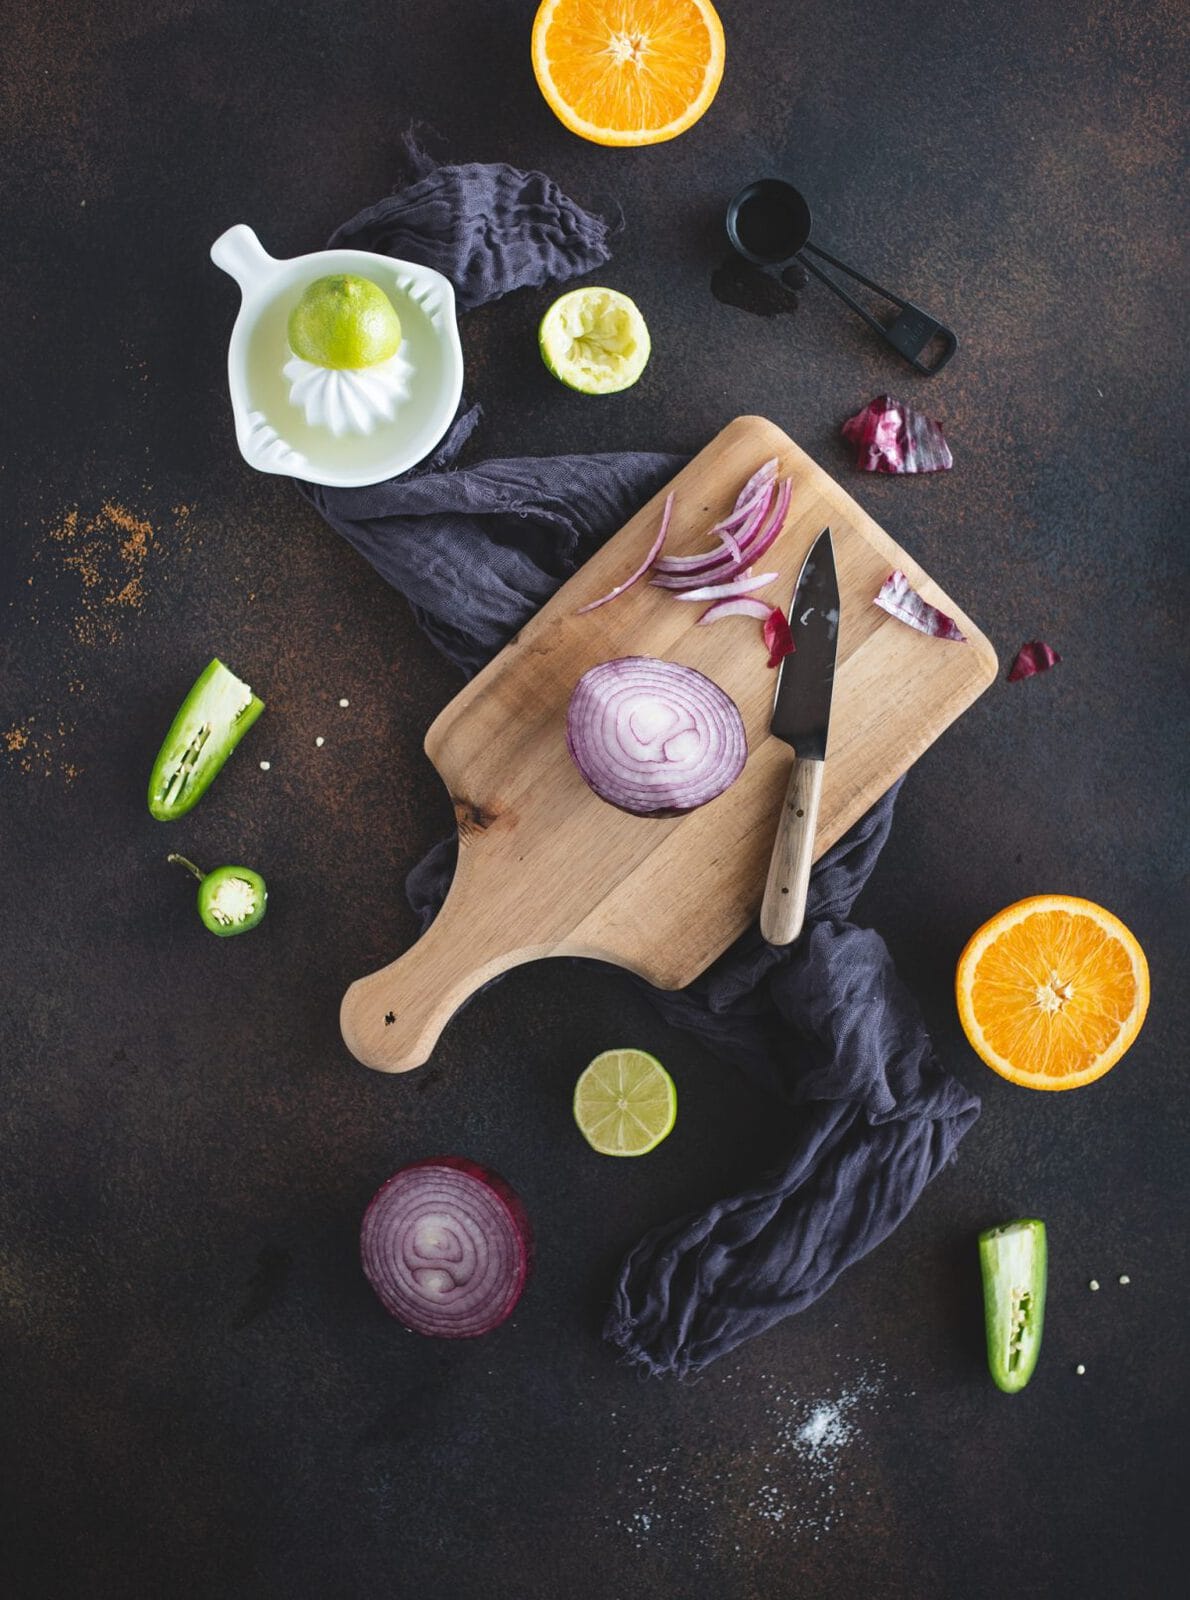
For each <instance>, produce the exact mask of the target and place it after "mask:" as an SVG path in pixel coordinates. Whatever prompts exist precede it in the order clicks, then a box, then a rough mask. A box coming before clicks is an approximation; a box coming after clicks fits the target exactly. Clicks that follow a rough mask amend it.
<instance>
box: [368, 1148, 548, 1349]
mask: <svg viewBox="0 0 1190 1600" xmlns="http://www.w3.org/2000/svg"><path fill="white" fill-rule="evenodd" d="M532 1238H533V1236H532V1232H531V1230H530V1228H529V1218H528V1216H527V1215H526V1212H525V1208H524V1206H523V1205H522V1204H521V1201H520V1198H519V1196H518V1195H517V1194H516V1193H515V1191H514V1190H513V1189H512V1188H510V1187H509V1185H508V1184H507V1183H505V1181H504V1179H503V1178H501V1177H500V1176H499V1174H498V1173H495V1172H490V1171H489V1170H488V1169H487V1168H486V1167H481V1166H480V1165H479V1164H478V1163H477V1162H475V1161H468V1160H466V1159H465V1158H464V1157H462V1156H435V1157H431V1158H430V1159H429V1160H427V1161H415V1162H413V1163H412V1164H411V1165H410V1166H407V1167H402V1168H401V1169H400V1170H399V1171H398V1172H394V1173H393V1175H392V1177H391V1178H390V1179H389V1180H388V1182H387V1183H386V1184H384V1185H383V1186H382V1187H381V1188H380V1189H379V1190H378V1191H377V1193H376V1195H375V1196H374V1198H373V1200H372V1203H371V1204H370V1205H369V1207H368V1209H367V1211H365V1212H364V1220H363V1224H362V1226H361V1228H360V1258H361V1260H362V1262H363V1268H364V1272H365V1274H366V1276H367V1279H368V1282H369V1283H370V1284H371V1285H372V1288H373V1289H374V1290H375V1291H376V1294H377V1296H378V1298H379V1300H380V1303H381V1304H382V1305H383V1307H384V1309H385V1310H386V1311H387V1312H388V1313H389V1315H390V1316H392V1317H395V1318H396V1319H397V1321H398V1322H400V1323H402V1324H403V1325H404V1326H405V1327H406V1328H410V1329H412V1331H413V1332H414V1333H424V1334H427V1335H428V1336H429V1337H431V1338H435V1339H474V1338H477V1337H478V1336H479V1335H480V1334H482V1333H490V1332H491V1330H492V1329H493V1328H497V1327H499V1325H500V1324H501V1323H502V1322H504V1321H505V1320H506V1318H508V1317H510V1316H511V1315H512V1312H513V1310H514V1308H515V1306H516V1303H517V1301H518V1300H519V1299H520V1297H521V1292H522V1291H523V1289H524V1287H525V1280H526V1279H527V1277H528V1275H529V1265H530V1261H531V1259H532V1251H533V1244H532Z"/></svg>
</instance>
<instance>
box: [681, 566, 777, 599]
mask: <svg viewBox="0 0 1190 1600" xmlns="http://www.w3.org/2000/svg"><path fill="white" fill-rule="evenodd" d="M780 576H781V574H780V573H779V572H758V573H756V574H755V575H754V576H750V577H743V578H733V579H732V580H731V582H730V583H708V584H706V585H705V586H704V587H703V588H701V589H684V590H683V591H682V593H681V594H675V595H674V599H675V600H732V599H734V598H735V597H736V596H737V595H742V594H751V593H752V591H753V590H754V589H765V588H767V587H768V585H769V584H770V583H776V581H777V579H778V578H779V577H780Z"/></svg>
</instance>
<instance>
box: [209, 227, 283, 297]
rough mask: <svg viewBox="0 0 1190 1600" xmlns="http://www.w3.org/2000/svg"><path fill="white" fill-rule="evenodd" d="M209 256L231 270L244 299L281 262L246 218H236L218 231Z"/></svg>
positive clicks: (227, 270) (225, 269)
mask: <svg viewBox="0 0 1190 1600" xmlns="http://www.w3.org/2000/svg"><path fill="white" fill-rule="evenodd" d="M211 260H212V261H213V262H214V263H215V265H216V266H217V267H222V268H223V270H224V272H227V273H230V274H231V276H232V277H233V278H234V279H235V280H236V282H237V283H238V284H239V286H240V293H241V294H242V295H243V296H244V298H245V299H247V297H248V296H249V295H250V294H251V293H252V291H253V290H254V289H256V288H258V287H259V286H260V285H261V284H262V283H263V282H264V281H265V280H266V279H267V278H268V277H270V276H271V274H272V273H273V272H274V271H275V270H276V268H277V267H278V266H279V265H280V263H279V262H278V261H277V259H276V257H275V256H271V255H269V253H268V251H267V250H266V249H265V247H264V245H262V244H261V242H260V240H259V239H258V238H257V237H256V234H255V233H254V232H253V230H252V229H251V228H250V227H249V226H248V224H247V223H246V222H237V223H236V225H235V227H234V228H228V230H227V232H226V233H221V234H220V235H219V237H218V238H217V239H216V240H215V242H214V244H213V245H212V246H211Z"/></svg>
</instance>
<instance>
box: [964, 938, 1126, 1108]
mask: <svg viewBox="0 0 1190 1600" xmlns="http://www.w3.org/2000/svg"><path fill="white" fill-rule="evenodd" d="M1136 1000H1137V982H1136V974H1135V972H1134V970H1133V966H1132V959H1131V957H1130V954H1129V952H1128V950H1127V948H1126V947H1125V946H1124V945H1123V944H1121V943H1120V941H1119V939H1117V938H1115V937H1113V935H1112V934H1111V933H1110V932H1108V930H1107V929H1105V928H1103V927H1101V926H1100V925H1099V924H1098V923H1097V922H1096V921H1095V920H1094V919H1093V918H1091V917H1087V916H1077V915H1072V914H1071V913H1070V912H1068V911H1039V912H1035V913H1034V914H1033V915H1031V916H1028V917H1025V918H1024V919H1023V920H1022V921H1021V922H1018V923H1017V924H1015V926H1013V927H1011V928H1008V929H1006V930H1005V932H1004V933H1002V934H1001V935H1000V936H999V938H998V939H995V940H993V942H992V943H991V944H990V945H989V946H988V948H987V949H986V950H985V951H984V953H983V955H982V956H981V957H980V961H979V965H978V966H977V968H976V969H975V974H974V977H973V979H972V983H971V1006H972V1010H973V1011H974V1013H975V1016H976V1018H977V1019H978V1022H979V1026H980V1028H981V1029H982V1032H983V1036H984V1038H985V1039H986V1041H987V1043H988V1044H989V1045H990V1046H991V1048H992V1049H993V1050H994V1051H995V1052H996V1053H997V1054H998V1055H999V1056H1002V1057H1003V1058H1004V1060H1006V1061H1010V1062H1011V1063H1012V1065H1013V1066H1014V1067H1016V1068H1017V1069H1018V1071H1021V1072H1028V1073H1030V1074H1037V1075H1038V1076H1041V1077H1065V1076H1068V1075H1070V1074H1073V1073H1076V1072H1082V1071H1084V1070H1086V1069H1088V1068H1090V1067H1092V1066H1094V1065H1095V1063H1096V1062H1098V1061H1099V1060H1100V1059H1101V1058H1102V1057H1103V1056H1104V1055H1105V1054H1106V1052H1107V1051H1108V1050H1109V1049H1110V1048H1111V1046H1112V1045H1113V1043H1114V1042H1115V1040H1116V1039H1117V1038H1118V1036H1119V1034H1120V1032H1121V1030H1122V1029H1123V1028H1124V1026H1125V1024H1126V1023H1127V1022H1128V1020H1129V1018H1130V1017H1131V1016H1132V1014H1133V1011H1134V1010H1135V1007H1136Z"/></svg>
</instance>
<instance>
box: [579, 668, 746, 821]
mask: <svg viewBox="0 0 1190 1600" xmlns="http://www.w3.org/2000/svg"><path fill="white" fill-rule="evenodd" d="M566 746H567V749H568V750H569V751H570V754H571V757H572V759H573V761H574V764H575V766H576V767H577V768H578V770H579V772H580V773H581V775H582V777H583V780H584V781H585V782H586V783H587V785H588V786H589V787H590V788H591V789H593V790H594V791H595V793H596V794H597V795H598V796H599V797H600V799H601V800H606V801H607V802H608V804H609V805H613V806H618V807H619V809H620V810H621V811H629V812H631V813H632V814H633V815H634V816H638V817H676V816H681V815H682V814H683V813H684V812H686V811H693V810H695V809H696V807H698V806H703V805H706V804H707V802H708V801H709V800H714V799H715V798H716V796H717V795H721V794H722V793H723V791H724V790H725V789H727V788H729V787H730V786H731V785H732V784H733V783H734V782H735V780H736V779H737V778H738V777H739V775H740V773H741V772H742V771H743V770H744V763H745V761H746V760H747V759H748V740H747V736H746V735H745V732H744V720H743V718H742V717H741V716H740V712H739V707H738V706H737V705H736V703H735V701H734V700H732V699H731V697H730V695H727V694H725V693H724V692H723V690H722V689H721V688H720V687H719V685H718V684H717V683H712V682H711V680H710V678H708V677H705V676H704V675H703V673H701V672H696V671H695V669H694V668H693V667H685V666H682V665H680V664H679V663H678V662H676V661H659V660H657V659H656V658H655V657H653V656H620V657H618V658H617V659H616V660H614V661H603V662H600V664H599V665H598V666H595V667H592V668H591V669H590V671H588V672H584V673H583V675H582V677H581V678H580V679H579V681H578V683H577V684H576V685H575V688H574V693H573V694H572V695H571V697H570V705H569V706H568V708H567V711H566Z"/></svg>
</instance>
